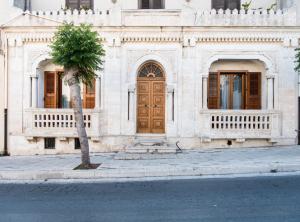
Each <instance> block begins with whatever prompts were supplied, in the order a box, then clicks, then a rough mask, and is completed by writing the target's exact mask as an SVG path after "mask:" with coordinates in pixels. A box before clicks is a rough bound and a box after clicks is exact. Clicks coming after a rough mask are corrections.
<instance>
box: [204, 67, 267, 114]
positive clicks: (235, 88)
mask: <svg viewBox="0 0 300 222" xmlns="http://www.w3.org/2000/svg"><path fill="white" fill-rule="evenodd" d="M208 108H209V109H261V73H258V72H246V73H245V72H244V73H241V72H237V73H232V72H230V73H223V72H219V73H217V72H212V73H210V74H209V79H208Z"/></svg>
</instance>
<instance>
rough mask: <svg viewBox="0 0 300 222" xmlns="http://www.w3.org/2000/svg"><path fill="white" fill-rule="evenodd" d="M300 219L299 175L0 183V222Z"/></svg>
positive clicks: (261, 221)
mask: <svg viewBox="0 0 300 222" xmlns="http://www.w3.org/2000/svg"><path fill="white" fill-rule="evenodd" d="M9 221H12V222H19V221H20V222H60V221H63V222H68V221H70V222H79V221H80V222H89V221H100V222H102V221H103V222H112V221H113V222H150V221H151V222H154V221H162V222H169V221H172V222H173V221H176V222H177V221H179V222H182V221H187V222H193V221H197V222H199V221H200V222H207V221H208V222H212V221H214V222H223V221H226V222H229V221H230V222H231V221H237V222H248V221H253V222H254V221H255V222H268V221H270V222H294V221H295V222H299V221H300V177H295V176H293V177H260V178H238V179H200V180H174V181H155V182H134V183H91V184H24V185H23V184H0V222H9Z"/></svg>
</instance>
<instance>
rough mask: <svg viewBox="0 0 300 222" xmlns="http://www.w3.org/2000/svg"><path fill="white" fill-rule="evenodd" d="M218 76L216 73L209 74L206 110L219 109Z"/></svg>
mask: <svg viewBox="0 0 300 222" xmlns="http://www.w3.org/2000/svg"><path fill="white" fill-rule="evenodd" d="M219 85H220V84H219V75H218V73H210V74H209V78H208V108H209V109H218V108H219V93H220V90H219Z"/></svg>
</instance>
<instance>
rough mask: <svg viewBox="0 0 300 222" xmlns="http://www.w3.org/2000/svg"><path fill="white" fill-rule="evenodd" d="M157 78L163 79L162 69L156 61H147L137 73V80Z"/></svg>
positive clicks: (163, 72)
mask: <svg viewBox="0 0 300 222" xmlns="http://www.w3.org/2000/svg"><path fill="white" fill-rule="evenodd" d="M145 77H154V78H155V77H158V78H165V71H164V68H163V67H162V66H161V64H159V63H158V62H156V61H152V60H150V61H147V62H145V63H144V64H142V65H141V66H140V68H139V71H138V73H137V78H145Z"/></svg>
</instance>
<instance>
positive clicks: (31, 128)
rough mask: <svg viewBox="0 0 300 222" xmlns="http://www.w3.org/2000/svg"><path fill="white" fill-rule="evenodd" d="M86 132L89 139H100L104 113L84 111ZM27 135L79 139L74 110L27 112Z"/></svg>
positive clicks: (32, 109) (30, 110)
mask: <svg viewBox="0 0 300 222" xmlns="http://www.w3.org/2000/svg"><path fill="white" fill-rule="evenodd" d="M83 115H84V122H85V127H86V131H87V134H88V136H89V137H99V136H100V135H99V134H100V127H101V126H100V122H101V121H102V113H101V111H98V110H90V109H88V110H87V109H85V110H83ZM25 121H26V122H25V126H26V129H25V134H26V136H31V137H56V136H57V137H78V136H77V135H78V134H77V130H76V123H75V116H74V111H73V110H72V109H42V108H31V109H27V110H26V111H25Z"/></svg>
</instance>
